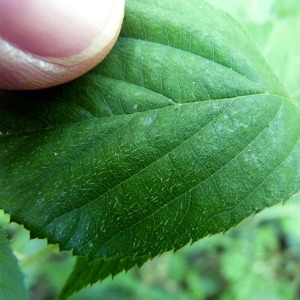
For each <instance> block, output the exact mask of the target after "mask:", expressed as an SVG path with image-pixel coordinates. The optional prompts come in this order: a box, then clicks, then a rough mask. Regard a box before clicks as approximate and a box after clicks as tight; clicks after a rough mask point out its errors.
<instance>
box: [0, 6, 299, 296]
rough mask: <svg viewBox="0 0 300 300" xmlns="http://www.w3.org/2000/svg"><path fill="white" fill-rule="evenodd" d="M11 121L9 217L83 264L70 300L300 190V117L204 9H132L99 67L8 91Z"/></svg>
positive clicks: (4, 167) (251, 54)
mask: <svg viewBox="0 0 300 300" xmlns="http://www.w3.org/2000/svg"><path fill="white" fill-rule="evenodd" d="M0 120H1V121H0V132H1V135H0V139H1V143H0V153H1V156H0V176H1V180H0V208H3V209H4V210H5V211H6V212H7V213H9V214H10V215H11V220H12V221H14V222H17V223H19V224H24V226H25V228H27V229H28V230H29V231H30V234H31V237H32V238H47V239H48V242H49V243H57V244H59V246H60V249H61V250H72V251H73V254H74V255H77V256H79V257H78V259H77V263H76V265H75V267H74V270H73V273H72V274H71V275H70V278H69V280H68V281H67V283H66V285H65V287H64V288H63V290H62V292H61V294H60V296H59V299H66V298H68V297H69V296H70V295H72V294H73V293H74V292H76V291H78V290H80V289H81V288H83V287H85V286H86V285H88V284H93V283H95V282H97V281H99V280H103V279H105V278H106V277H108V276H109V275H116V274H117V273H119V272H121V271H122V270H128V269H130V268H131V267H133V266H134V265H138V266H141V265H142V264H143V263H144V262H145V261H147V260H148V259H151V258H153V257H154V256H156V255H158V254H160V253H163V252H165V251H168V250H177V249H179V248H181V247H182V246H184V245H186V244H188V243H190V242H194V241H197V240H199V239H200V238H202V237H205V236H207V235H211V234H215V233H218V232H224V231H227V230H228V229H229V228H231V227H233V226H235V225H236V224H238V223H239V222H240V221H242V220H243V219H244V218H246V217H248V216H251V215H253V214H255V213H256V212H259V211H261V210H262V209H264V208H266V207H269V206H272V205H274V204H276V203H278V202H280V201H286V200H288V199H289V198H290V197H291V196H292V195H293V194H295V193H296V192H298V191H299V189H300V159H299V157H300V142H299V137H300V112H299V109H298V108H297V106H296V105H295V104H294V103H293V102H292V101H291V100H290V98H289V96H288V94H287V92H286V91H285V89H284V87H283V85H282V84H281V83H280V81H279V80H278V78H277V77H276V76H275V75H274V73H273V71H272V70H271V69H270V67H269V65H268V64H267V63H266V62H265V60H264V58H263V57H262V56H261V54H260V53H259V51H258V50H257V48H256V46H255V45H254V43H253V42H252V40H251V39H250V38H249V37H248V35H247V33H245V31H244V30H243V29H242V28H241V26H240V25H239V24H238V23H237V22H236V21H235V20H234V19H232V18H231V17H230V16H229V15H228V14H226V13H225V12H223V11H221V10H219V9H216V8H214V7H212V6H211V5H209V4H208V3H206V2H205V1H198V0H197V1H196V0H189V1H186V0H172V1H169V0H168V1H159V0H139V1H134V0H128V1H127V2H126V10H125V19H124V23H123V27H122V31H121V35H120V37H119V39H118V41H117V43H116V45H115V47H114V48H113V50H112V52H111V53H110V54H109V56H108V57H107V58H106V59H105V60H104V61H103V62H102V63H101V64H100V65H99V66H97V67H96V68H95V69H93V70H92V71H90V72H89V73H88V74H86V75H85V76H83V77H81V78H79V79H78V80H75V81H73V82H71V83H69V84H65V85H63V86H60V87H56V88H52V89H47V90H41V91H27V92H12V91H10V92H7V91H6V92H4V91H0Z"/></svg>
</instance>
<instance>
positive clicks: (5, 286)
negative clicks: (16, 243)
mask: <svg viewBox="0 0 300 300" xmlns="http://www.w3.org/2000/svg"><path fill="white" fill-rule="evenodd" d="M23 279H24V278H23V274H22V273H21V270H20V268H19V265H18V262H17V259H16V257H15V256H14V254H13V252H12V249H11V247H10V245H9V242H8V240H7V239H6V236H5V233H4V232H3V230H2V228H1V227H0V299H10V300H19V299H24V300H26V299H29V298H28V293H27V291H26V289H25V285H24V280H23Z"/></svg>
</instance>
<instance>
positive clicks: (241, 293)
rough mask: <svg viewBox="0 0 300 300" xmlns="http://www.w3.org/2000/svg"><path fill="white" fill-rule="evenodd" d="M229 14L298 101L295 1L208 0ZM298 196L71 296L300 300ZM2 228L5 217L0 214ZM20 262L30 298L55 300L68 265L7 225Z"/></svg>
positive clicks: (299, 22)
mask: <svg viewBox="0 0 300 300" xmlns="http://www.w3.org/2000/svg"><path fill="white" fill-rule="evenodd" d="M210 2H213V3H214V4H216V5H218V6H221V7H223V8H224V9H225V10H227V11H229V12H230V13H231V14H232V15H234V16H235V17H236V18H237V19H238V20H239V21H240V22H241V23H242V24H243V25H244V26H245V27H246V29H247V30H248V32H249V33H250V35H251V36H252V37H253V38H254V40H255V41H256V43H257V44H258V46H259V48H260V49H261V51H262V53H263V55H264V56H265V57H266V59H267V61H268V62H269V63H270V64H271V66H272V68H273V69H274V70H275V72H276V73H277V74H278V75H279V76H280V78H281V79H282V81H283V83H285V84H286V86H287V89H288V91H289V92H290V94H291V96H292V97H293V98H294V99H296V101H298V105H299V103H300V88H299V82H300V45H299V43H298V42H297V41H298V38H297V37H298V32H299V31H300V17H299V16H300V4H299V3H298V1H294V0H288V1H284V2H283V1H271V0H269V1H260V0H256V1H255V0H253V1H248V2H241V1H237V0H235V1H234V0H226V1H224V0H223V1H221V0H218V1H217V0H214V1H210ZM299 208H300V197H299V195H298V196H295V197H294V198H293V199H292V200H290V201H289V202H288V203H287V204H286V205H285V206H284V207H282V205H277V206H276V207H274V208H271V209H268V210H266V211H264V212H262V213H260V214H259V215H257V216H256V217H255V218H253V219H252V218H251V219H248V220H246V221H245V222H243V224H242V225H240V226H238V227H237V228H235V229H233V230H231V231H230V232H228V233H227V234H225V235H217V236H213V237H210V238H205V239H203V240H201V241H199V242H197V243H195V244H194V245H193V246H192V247H189V246H187V247H185V248H184V249H182V250H179V251H178V252H177V253H176V255H173V253H167V254H164V255H163V256H161V257H160V258H156V259H154V260H153V261H151V262H149V263H147V264H146V265H144V266H143V267H142V269H141V270H140V271H138V270H136V269H134V270H131V271H129V272H128V274H124V273H122V274H120V275H118V276H117V277H116V278H115V279H114V280H113V281H112V280H110V279H107V280H105V281H104V282H103V283H102V284H101V285H95V286H94V287H93V288H92V289H87V290H84V291H81V292H80V293H79V294H77V295H75V296H73V297H72V298H71V299H99V297H100V296H102V297H103V298H104V299H145V300H146V299H151V300H152V299H212V298H219V299H260V298H261V299H296V298H299V297H300V253H299V249H300V234H299V232H298V230H297V228H299V225H300V224H299V223H300V220H299V217H298V218H297V211H299ZM1 223H3V224H6V223H7V217H5V216H2V217H1ZM7 229H8V232H9V234H10V236H11V238H12V240H13V242H12V243H13V248H14V250H15V252H16V254H17V255H18V257H19V259H20V260H21V265H22V267H23V269H24V272H25V273H26V275H27V283H28V284H29V286H30V287H31V292H32V299H53V298H54V296H55V295H56V294H57V292H58V290H59V288H61V286H62V284H63V282H64V280H65V279H66V277H67V275H68V272H69V270H70V269H71V266H72V264H73V259H72V258H71V257H70V254H68V253H64V254H59V255H58V254H53V252H55V251H57V249H56V248H55V246H48V247H45V245H46V242H45V241H38V240H32V241H30V242H28V239H29V237H28V233H27V232H26V231H25V230H22V229H21V228H20V227H19V226H14V225H13V224H11V225H9V226H8V227H7Z"/></svg>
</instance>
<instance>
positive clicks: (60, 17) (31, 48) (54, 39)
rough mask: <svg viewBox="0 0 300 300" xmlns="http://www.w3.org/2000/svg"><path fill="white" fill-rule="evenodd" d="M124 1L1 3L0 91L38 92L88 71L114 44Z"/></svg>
mask: <svg viewBox="0 0 300 300" xmlns="http://www.w3.org/2000/svg"><path fill="white" fill-rule="evenodd" d="M18 2H19V3H22V4H20V6H18V5H17V3H18ZM124 2H125V1H124V0H115V1H109V2H105V3H104V1H94V0H84V1H81V0H77V1H74V0H72V1H71V0H65V1H59V0H52V1H40V0H14V1H10V0H1V1H0V20H1V21H0V88H2V89H37V88H44V87H49V86H53V85H57V84H61V83H64V82H66V81H69V80H72V79H74V78H76V77H78V76H80V75H82V74H83V73H85V72H87V71H88V70H90V69H91V68H92V67H94V66H95V65H96V64H98V63H99V62H100V61H101V60H102V59H103V58H104V57H105V56H106V54H107V53H108V52H109V51H110V49H111V48H112V46H113V44H114V42H115V40H116V39H117V36H118V33H119V31H120V27H121V23H122V19H123V14H124ZM62 3H63V4H62ZM5 9H6V11H5ZM4 11H5V13H4ZM8 15H10V17H8Z"/></svg>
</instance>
